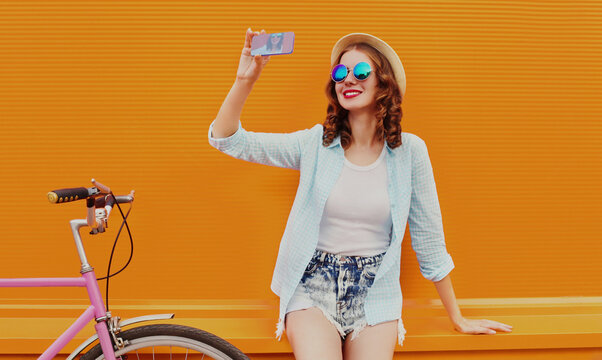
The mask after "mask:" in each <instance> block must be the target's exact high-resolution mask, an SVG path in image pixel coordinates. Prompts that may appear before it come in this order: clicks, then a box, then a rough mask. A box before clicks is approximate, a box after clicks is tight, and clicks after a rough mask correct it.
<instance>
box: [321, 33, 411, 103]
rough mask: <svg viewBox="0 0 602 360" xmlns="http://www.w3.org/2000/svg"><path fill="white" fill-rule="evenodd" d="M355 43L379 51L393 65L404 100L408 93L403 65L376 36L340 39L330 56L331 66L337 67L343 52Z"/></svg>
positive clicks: (353, 36)
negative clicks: (364, 44) (366, 45)
mask: <svg viewBox="0 0 602 360" xmlns="http://www.w3.org/2000/svg"><path fill="white" fill-rule="evenodd" d="M355 43H366V44H368V45H370V46H372V47H373V48H375V49H376V50H378V51H379V52H380V53H381V54H383V55H384V56H385V58H386V59H387V60H389V63H390V64H391V68H393V74H394V75H395V80H397V84H398V85H399V90H400V91H401V97H402V98H403V96H404V94H405V92H406V73H405V71H404V70H403V65H402V63H401V60H400V59H399V56H398V55H397V53H396V52H395V50H393V48H392V47H391V46H389V44H387V43H386V42H384V41H382V40H381V39H379V38H377V37H376V36H374V35H370V34H364V33H351V34H347V35H345V36H343V37H342V38H340V39H339V40H338V41H337V42H336V44H334V46H333V47H332V54H331V55H330V65H331V66H334V65H336V64H335V63H334V62H335V61H336V60H337V58H338V57H339V55H340V54H341V51H343V49H345V48H346V47H347V46H349V45H350V44H355Z"/></svg>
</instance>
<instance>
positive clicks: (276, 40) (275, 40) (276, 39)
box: [270, 34, 282, 45]
mask: <svg viewBox="0 0 602 360" xmlns="http://www.w3.org/2000/svg"><path fill="white" fill-rule="evenodd" d="M280 38H282V35H280V34H275V35H272V36H270V40H271V41H272V45H278V43H279V42H280Z"/></svg>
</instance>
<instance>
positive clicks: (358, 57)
mask: <svg viewBox="0 0 602 360" xmlns="http://www.w3.org/2000/svg"><path fill="white" fill-rule="evenodd" d="M362 61H364V62H367V63H368V64H370V68H371V69H372V72H371V74H370V75H369V76H368V78H367V79H366V80H361V81H360V80H358V79H356V78H355V76H353V68H354V67H355V65H356V64H357V63H359V62H362ZM339 64H343V65H345V66H347V68H349V70H350V71H349V74H347V78H345V80H343V81H341V82H339V83H337V84H336V85H335V90H336V93H337V99H338V100H339V104H341V106H342V107H343V108H344V109H346V110H348V111H357V110H373V109H374V110H375V101H374V98H375V96H376V90H377V79H376V74H375V73H374V71H375V66H374V63H373V62H372V60H370V58H369V57H368V55H366V54H365V53H364V52H362V51H360V50H357V49H353V50H350V51H347V52H346V53H344V54H343V56H342V57H341V61H340V62H339ZM353 91H355V93H354V92H353ZM358 92H359V94H358Z"/></svg>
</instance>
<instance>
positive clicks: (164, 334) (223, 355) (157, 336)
mask: <svg viewBox="0 0 602 360" xmlns="http://www.w3.org/2000/svg"><path fill="white" fill-rule="evenodd" d="M117 336H118V337H120V338H122V339H123V340H124V341H126V340H127V342H126V345H125V346H124V347H123V349H119V350H116V351H115V355H116V357H117V359H127V358H128V356H125V357H124V355H131V356H129V358H130V359H138V358H140V359H145V358H149V359H153V358H154V356H155V353H154V351H155V347H169V350H170V353H169V354H170V356H168V357H167V358H168V359H171V358H173V359H177V358H178V357H173V356H171V354H172V352H171V351H172V349H173V347H179V348H182V349H186V356H185V355H184V353H180V352H182V351H184V350H180V352H177V353H176V354H177V356H179V357H180V358H182V359H184V358H191V357H192V355H191V354H205V355H208V356H211V358H213V359H215V360H250V359H249V358H248V357H247V356H246V355H245V354H244V353H243V352H242V351H240V350H239V349H238V348H236V347H235V346H234V345H232V344H230V343H229V342H227V341H226V340H224V339H222V338H220V337H219V336H217V335H214V334H211V333H209V332H207V331H204V330H201V329H197V328H193V327H189V326H184V325H176V324H155V325H144V326H139V327H135V328H132V329H128V330H125V331H122V332H120V333H119V334H118V335H117ZM148 348H152V354H149V353H148V351H149V350H146V351H147V352H140V351H139V350H140V349H148ZM189 350H191V351H193V352H190V353H189V352H188V351H189ZM120 356H121V358H120ZM192 358H193V359H194V357H192ZM101 359H104V354H103V353H102V349H101V347H100V344H97V345H96V346H94V347H93V348H92V349H90V351H88V352H87V353H85V354H84V355H82V356H81V357H80V360H101Z"/></svg>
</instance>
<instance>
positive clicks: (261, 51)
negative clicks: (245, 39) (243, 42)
mask: <svg viewBox="0 0 602 360" xmlns="http://www.w3.org/2000/svg"><path fill="white" fill-rule="evenodd" d="M294 43H295V33H294V32H292V31H289V32H280V33H272V34H260V35H255V36H254V37H253V40H252V41H251V55H253V56H255V55H284V54H290V53H292V52H293V45H294Z"/></svg>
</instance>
